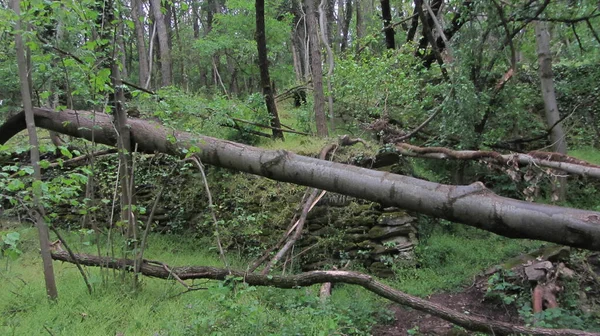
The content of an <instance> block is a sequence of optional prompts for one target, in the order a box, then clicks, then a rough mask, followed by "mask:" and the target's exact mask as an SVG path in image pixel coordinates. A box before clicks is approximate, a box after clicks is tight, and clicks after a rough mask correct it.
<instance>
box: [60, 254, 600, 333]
mask: <svg viewBox="0 0 600 336" xmlns="http://www.w3.org/2000/svg"><path fill="white" fill-rule="evenodd" d="M74 257H75V260H76V261H77V262H79V264H81V265H86V266H96V267H106V268H112V269H124V270H126V271H129V272H133V270H134V265H135V262H134V260H131V259H115V258H110V257H98V256H94V255H89V254H75V255H74ZM52 258H53V259H54V260H61V261H66V262H70V263H74V262H75V260H74V259H72V258H71V256H69V253H67V252H64V251H62V252H54V253H52ZM139 271H140V273H142V274H143V275H146V276H149V277H154V278H160V279H177V280H178V281H181V282H183V280H188V279H212V280H225V279H227V278H228V277H230V276H233V277H239V278H242V279H243V281H244V282H245V283H247V284H249V285H251V286H272V287H278V288H298V287H306V286H311V285H314V284H320V283H326V282H337V283H347V284H353V285H358V286H361V287H363V288H365V289H367V290H369V291H371V292H373V293H375V294H377V295H380V296H382V297H384V298H386V299H388V300H390V301H393V302H396V303H399V304H402V305H404V306H407V307H411V308H414V309H417V310H420V311H424V312H427V313H429V314H431V315H434V316H437V317H440V318H442V319H444V320H447V321H450V322H452V323H454V324H456V325H459V326H461V327H463V328H465V329H468V330H472V331H479V332H485V333H490V334H493V335H515V334H525V335H551V336H558V335H564V336H567V335H574V336H600V334H598V333H593V332H585V331H581V330H573V329H545V328H532V327H523V326H516V325H512V324H510V323H505V322H499V321H492V320H488V319H484V318H481V317H476V316H470V315H467V314H463V313H459V312H456V311H454V310H452V309H448V308H446V307H444V306H441V305H439V304H436V303H433V302H429V301H427V300H423V299H421V298H418V297H415V296H412V295H408V294H406V293H403V292H401V291H398V290H396V289H394V288H392V287H390V286H387V285H385V284H384V283H381V282H379V281H377V280H375V279H374V278H373V277H371V276H369V275H366V274H361V273H356V272H348V271H313V272H306V273H300V274H295V275H288V276H284V275H263V274H256V273H247V272H241V271H236V270H227V269H224V268H217V267H208V266H184V267H169V266H168V265H166V264H164V263H162V262H158V261H149V260H144V261H143V262H142V263H141V265H140V266H139Z"/></svg>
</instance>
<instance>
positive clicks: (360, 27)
mask: <svg viewBox="0 0 600 336" xmlns="http://www.w3.org/2000/svg"><path fill="white" fill-rule="evenodd" d="M362 7H363V6H362V4H361V0H358V1H356V53H357V54H358V52H359V51H360V49H361V46H360V40H361V39H362V38H363V37H365V31H366V27H365V20H364V16H363V15H364V14H363V10H362Z"/></svg>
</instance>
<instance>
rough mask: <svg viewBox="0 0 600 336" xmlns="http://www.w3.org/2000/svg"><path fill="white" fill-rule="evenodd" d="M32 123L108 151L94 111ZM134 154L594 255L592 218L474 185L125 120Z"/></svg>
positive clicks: (595, 223)
mask: <svg viewBox="0 0 600 336" xmlns="http://www.w3.org/2000/svg"><path fill="white" fill-rule="evenodd" d="M34 113H35V123H36V126H38V127H42V128H45V129H48V130H51V131H55V132H58V133H62V134H66V135H70V136H74V137H79V138H84V139H87V140H92V139H93V140H94V141H96V142H98V143H102V144H106V145H109V146H115V145H116V143H117V133H116V131H115V127H114V125H113V123H112V117H111V116H110V115H107V114H102V113H95V114H93V113H91V112H86V111H72V110H65V111H60V112H56V111H53V110H49V109H43V108H36V109H34ZM128 124H129V125H130V128H131V139H132V141H134V142H135V143H136V144H137V146H138V150H140V151H143V152H147V153H155V152H160V153H166V154H169V155H173V156H177V157H184V156H185V155H186V153H187V152H189V150H190V149H198V153H197V154H196V155H198V156H199V157H200V158H201V160H202V162H204V163H208V164H212V165H215V166H220V167H225V168H231V169H235V170H238V171H243V172H247V173H251V174H256V175H261V176H264V177H267V178H270V179H274V180H278V181H283V182H291V183H295V184H300V185H305V186H310V187H314V188H318V189H323V190H328V191H332V192H337V193H340V194H345V195H349V196H354V197H358V198H362V199H366V200H370V201H374V202H379V203H382V204H384V205H393V206H397V207H400V208H403V209H406V210H411V211H416V212H419V213H423V214H427V215H431V216H435V217H439V218H445V219H448V220H451V221H454V222H459V223H463V224H467V225H471V226H474V227H477V228H480V229H483V230H487V231H491V232H494V233H497V234H500V235H503V236H506V237H510V238H530V239H539V240H544V241H548V242H554V243H559V244H564V245H569V246H574V247H581V248H586V249H590V250H597V251H598V250H600V212H594V211H585V210H578V209H572V208H565V207H558V206H551V205H544V204H537V203H528V202H523V201H518V200H514V199H510V198H505V197H500V196H498V195H496V194H494V193H493V192H491V191H490V190H488V189H487V188H485V186H484V185H483V184H481V183H474V184H471V185H466V186H452V185H444V184H438V183H433V182H428V181H423V180H419V179H416V178H412V177H408V176H402V175H396V174H391V173H388V172H381V171H375V170H370V169H365V168H360V167H355V166H351V165H345V164H341V163H335V162H329V161H324V160H319V159H315V158H310V157H306V156H301V155H296V154H294V153H291V152H288V151H284V150H277V151H274V150H264V149H260V148H256V147H252V146H247V145H243V144H239V143H235V142H231V141H225V140H219V139H215V138H211V137H206V136H200V135H194V134H191V133H187V132H179V131H177V130H170V129H167V128H166V127H163V126H161V125H159V124H157V123H155V122H152V121H147V120H142V119H129V120H128ZM24 129H25V119H24V115H23V114H22V113H20V114H17V115H15V116H13V117H12V118H10V119H8V120H7V121H6V122H5V123H4V124H3V125H2V126H0V144H4V143H5V142H6V141H8V140H9V139H10V138H12V137H13V136H14V135H15V134H17V133H18V132H20V131H22V130H24Z"/></svg>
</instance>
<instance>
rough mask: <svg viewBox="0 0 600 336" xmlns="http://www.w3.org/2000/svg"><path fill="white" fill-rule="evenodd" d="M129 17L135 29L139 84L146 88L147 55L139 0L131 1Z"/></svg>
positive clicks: (147, 72)
mask: <svg viewBox="0 0 600 336" xmlns="http://www.w3.org/2000/svg"><path fill="white" fill-rule="evenodd" d="M131 17H132V19H133V27H134V29H135V38H136V45H137V50H138V64H139V72H140V74H139V84H140V86H141V87H145V86H146V82H147V81H148V76H149V70H148V53H147V51H146V38H145V33H144V11H143V10H142V2H141V0H132V1H131Z"/></svg>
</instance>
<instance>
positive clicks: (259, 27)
mask: <svg viewBox="0 0 600 336" xmlns="http://www.w3.org/2000/svg"><path fill="white" fill-rule="evenodd" d="M254 4H255V7H256V34H255V35H254V36H255V37H256V46H257V48H258V66H259V68H260V84H261V86H262V91H263V96H264V99H265V105H267V111H268V112H269V116H270V119H271V127H273V129H272V131H273V138H276V139H282V140H283V132H282V131H280V130H278V129H281V122H280V121H279V114H278V113H277V105H276V104H275V97H274V95H273V87H272V85H271V77H270V76H269V59H268V57H267V56H268V55H267V37H266V33H265V0H256V1H255V3H254Z"/></svg>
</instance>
